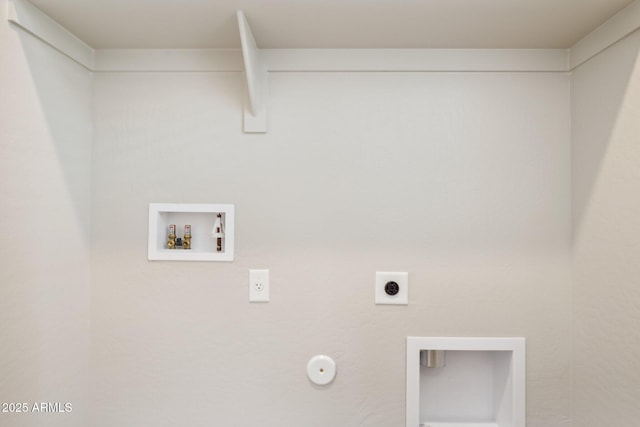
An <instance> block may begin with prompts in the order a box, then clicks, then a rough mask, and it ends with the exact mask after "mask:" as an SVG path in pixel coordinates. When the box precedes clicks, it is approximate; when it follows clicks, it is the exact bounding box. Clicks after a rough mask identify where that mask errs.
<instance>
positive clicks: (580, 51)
mask: <svg viewBox="0 0 640 427" xmlns="http://www.w3.org/2000/svg"><path fill="white" fill-rule="evenodd" d="M638 28H640V1H638V0H636V1H635V2H633V3H631V4H630V5H629V6H627V7H626V8H624V9H622V10H621V11H620V12H619V13H618V14H616V15H614V16H613V17H612V18H610V19H609V20H607V21H606V22H604V23H603V24H602V25H600V26H599V27H598V28H596V29H595V30H593V31H592V32H591V33H589V34H588V35H587V36H585V37H584V38H583V39H582V40H580V41H579V42H578V43H576V44H575V45H573V47H571V49H570V50H569V51H570V55H569V56H570V61H569V63H570V69H571V70H574V69H575V68H577V67H579V66H580V65H582V64H584V63H585V62H587V61H588V60H590V59H591V58H593V57H594V56H596V55H598V54H599V53H600V52H602V51H604V50H605V49H607V48H609V47H611V46H612V45H614V44H615V43H617V42H619V41H620V40H622V39H623V38H625V37H627V36H628V35H629V34H631V33H633V32H635V31H636V30H637V29H638Z"/></svg>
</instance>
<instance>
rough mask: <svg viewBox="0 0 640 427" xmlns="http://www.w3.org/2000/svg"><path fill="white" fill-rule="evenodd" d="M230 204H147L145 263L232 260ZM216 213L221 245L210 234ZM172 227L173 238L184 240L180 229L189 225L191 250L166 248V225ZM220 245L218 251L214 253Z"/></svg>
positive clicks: (182, 229)
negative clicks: (220, 224)
mask: <svg viewBox="0 0 640 427" xmlns="http://www.w3.org/2000/svg"><path fill="white" fill-rule="evenodd" d="M234 211H235V210H234V205H230V204H195V203H150V204H149V244H148V258H149V260H166V261H233V254H234V232H235V222H234ZM218 214H220V215H221V218H220V219H221V223H222V225H223V231H224V237H223V238H222V240H221V242H218V241H217V237H214V236H213V235H212V230H213V227H214V225H215V224H216V219H217V216H218ZM171 224H175V226H176V235H177V237H179V238H183V237H184V226H185V225H187V224H188V225H190V226H191V249H183V248H181V247H176V248H175V249H169V248H167V238H168V230H169V225H171ZM218 243H221V250H218Z"/></svg>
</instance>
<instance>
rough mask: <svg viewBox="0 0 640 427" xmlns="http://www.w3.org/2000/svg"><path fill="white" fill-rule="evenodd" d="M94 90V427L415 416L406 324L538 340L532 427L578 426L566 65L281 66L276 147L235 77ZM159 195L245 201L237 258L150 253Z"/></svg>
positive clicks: (152, 80) (380, 425)
mask: <svg viewBox="0 0 640 427" xmlns="http://www.w3.org/2000/svg"><path fill="white" fill-rule="evenodd" d="M94 79H95V81H94V91H95V92H94V96H95V99H94V120H95V140H94V149H93V155H92V172H93V180H92V254H93V257H92V260H93V261H92V283H93V302H94V305H93V308H92V316H93V317H92V321H93V329H92V337H93V340H92V345H93V347H92V361H91V372H92V383H91V388H92V390H93V393H94V394H93V398H92V401H93V402H94V409H95V412H94V414H93V419H92V423H91V425H92V426H95V427H100V426H110V427H111V426H118V425H136V426H139V427H143V426H157V425H177V424H181V425H190V426H210V425H212V424H215V425H230V426H248V425H261V426H265V427H270V426H273V427H275V426H278V427H279V426H303V425H304V426H356V425H357V426H376V427H388V426H400V425H403V424H404V405H405V396H404V394H405V392H404V388H405V366H404V365H405V363H404V360H405V338H406V336H407V335H417V336H441V335H443V336H447V335H460V336H465V335H478V336H482V335H491V336H501V335H505V336H525V337H527V340H528V341H527V346H528V348H527V363H528V372H527V374H528V378H527V380H528V386H527V393H528V395H527V403H528V416H527V421H528V426H529V427H542V426H544V427H554V426H567V425H569V424H570V422H569V416H570V414H569V412H570V409H569V407H570V406H569V405H570V399H571V397H570V360H571V354H570V350H571V335H570V327H571V317H570V316H571V313H570V310H568V307H570V277H569V276H570V255H569V250H570V167H569V165H570V93H569V89H570V87H569V86H570V81H569V76H568V75H567V74H564V73H406V74H403V73H273V74H272V76H271V87H270V93H271V98H270V109H269V114H270V130H269V133H268V134H266V135H248V134H243V133H242V131H241V129H242V126H241V125H242V123H241V119H242V117H241V111H242V104H241V100H242V96H243V90H244V89H243V76H242V75H241V74H239V73H97V74H96V75H95V77H94ZM150 202H209V203H234V204H235V205H236V248H237V249H236V261H235V262H233V263H193V262H191V263H190V262H182V263H176V262H149V261H147V260H146V240H147V209H148V203H150ZM249 268H269V269H270V270H271V302H270V303H268V304H249V303H248V302H247V279H248V269H249ZM376 270H378V271H381V270H382V271H384V270H398V271H409V272H410V282H411V284H410V304H409V306H407V307H399V306H375V305H374V304H373V284H374V273H375V271H376ZM318 353H326V354H329V355H331V356H332V357H334V358H335V359H336V361H337V363H338V376H337V379H336V381H335V382H334V383H333V384H332V385H331V386H330V387H328V388H326V389H317V388H314V387H313V386H311V385H310V383H309V382H308V380H307V379H306V376H305V364H306V362H307V361H308V359H309V358H310V357H311V356H313V355H315V354H318Z"/></svg>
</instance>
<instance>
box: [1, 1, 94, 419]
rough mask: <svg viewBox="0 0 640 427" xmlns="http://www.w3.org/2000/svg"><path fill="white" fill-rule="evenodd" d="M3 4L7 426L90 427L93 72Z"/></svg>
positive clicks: (3, 344)
mask: <svg viewBox="0 0 640 427" xmlns="http://www.w3.org/2000/svg"><path fill="white" fill-rule="evenodd" d="M6 6H7V5H6V0H0V11H2V12H0V23H1V25H0V94H1V95H0V200H1V201H0V230H1V233H2V241H3V244H2V245H0V402H7V403H8V402H19V403H22V402H24V403H28V404H29V409H31V405H33V404H34V403H36V402H47V403H48V402H51V403H62V404H64V403H71V404H72V412H71V413H63V414H38V413H30V414H13V415H12V414H7V413H0V425H2V426H12V427H13V426H66V427H68V426H86V425H87V424H86V415H87V413H88V408H87V405H88V399H87V380H88V373H87V369H88V359H89V304H90V300H89V292H90V286H89V280H90V274H89V267H90V265H89V264H90V263H89V258H90V255H89V240H90V238H89V233H90V227H89V220H90V193H89V190H90V187H89V184H90V148H91V134H92V124H91V114H90V111H91V74H90V73H89V72H88V71H86V70H85V69H83V68H81V67H80V66H78V65H77V64H75V63H74V62H73V61H71V60H69V59H68V58H66V57H65V56H63V55H61V54H59V53H58V52H56V51H55V50H53V49H51V48H50V47H48V46H46V45H44V44H43V43H41V42H40V41H38V40H36V39H34V38H33V37H31V36H29V35H27V34H26V33H24V32H23V31H20V30H18V29H16V28H14V27H13V26H12V25H10V24H9V23H8V22H7V21H6V16H5V11H6V9H7V7H6Z"/></svg>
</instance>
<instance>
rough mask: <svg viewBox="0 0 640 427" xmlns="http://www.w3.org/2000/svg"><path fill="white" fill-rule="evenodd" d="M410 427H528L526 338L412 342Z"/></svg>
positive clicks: (409, 357)
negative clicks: (526, 415) (526, 406)
mask: <svg viewBox="0 0 640 427" xmlns="http://www.w3.org/2000/svg"><path fill="white" fill-rule="evenodd" d="M421 356H422V357H421ZM407 427H525V340H524V338H423V337H408V338H407Z"/></svg>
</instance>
